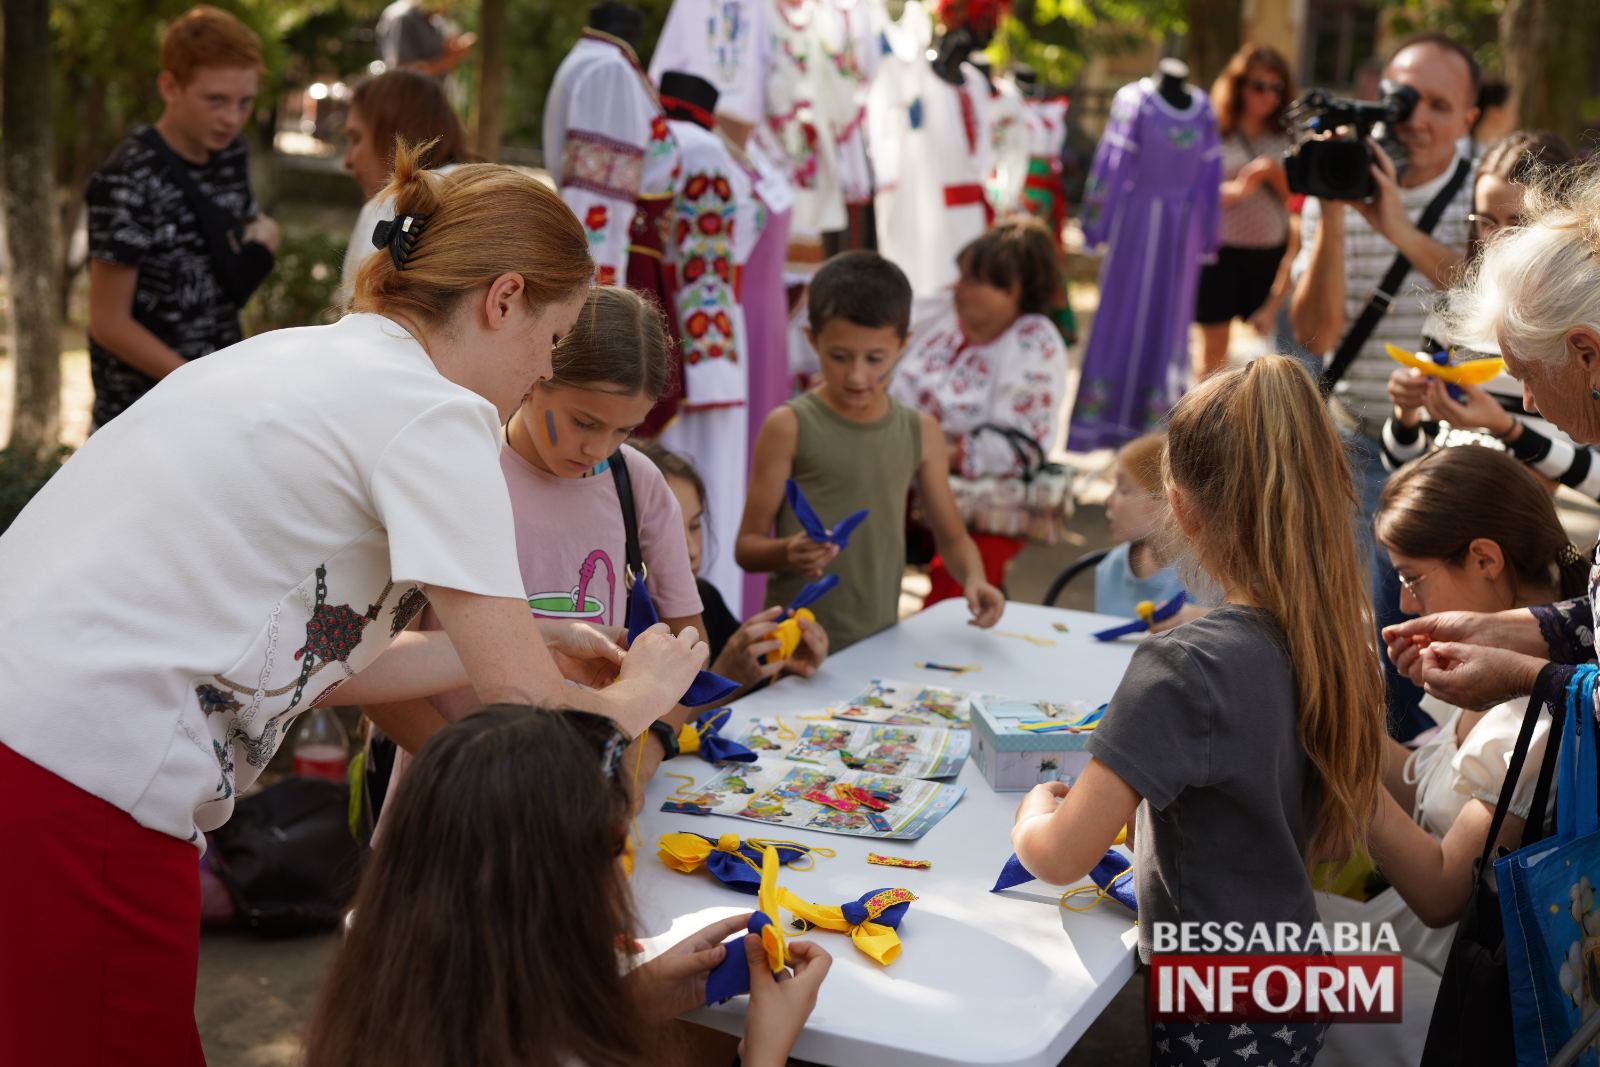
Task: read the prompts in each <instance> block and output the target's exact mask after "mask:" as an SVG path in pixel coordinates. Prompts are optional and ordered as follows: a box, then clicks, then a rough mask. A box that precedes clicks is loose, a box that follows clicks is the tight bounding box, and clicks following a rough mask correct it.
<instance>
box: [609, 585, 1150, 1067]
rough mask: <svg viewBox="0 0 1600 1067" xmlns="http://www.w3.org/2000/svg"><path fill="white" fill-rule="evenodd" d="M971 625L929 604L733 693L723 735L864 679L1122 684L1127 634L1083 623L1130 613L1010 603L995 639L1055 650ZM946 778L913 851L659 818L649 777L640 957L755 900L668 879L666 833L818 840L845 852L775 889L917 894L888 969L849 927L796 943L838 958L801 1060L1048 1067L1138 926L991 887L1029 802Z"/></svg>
mask: <svg viewBox="0 0 1600 1067" xmlns="http://www.w3.org/2000/svg"><path fill="white" fill-rule="evenodd" d="M966 619H967V610H966V605H965V603H963V602H961V601H959V600H950V601H945V602H943V603H940V604H937V605H935V606H934V607H933V608H931V609H929V610H928V611H926V612H923V613H922V614H920V615H917V616H915V617H913V618H911V619H909V620H907V621H906V622H904V623H902V624H900V625H899V626H896V627H893V628H891V629H889V630H887V631H885V632H883V633H881V634H878V635H876V636H874V637H871V638H868V639H867V640H865V641H862V642H861V643H859V644H857V645H855V646H854V647H852V648H849V649H847V650H845V651H844V652H842V653H840V654H838V655H836V656H833V657H831V658H829V659H828V661H827V662H826V663H825V664H824V665H823V668H822V669H821V670H820V671H818V672H817V674H816V675H815V676H814V677H813V678H810V679H805V680H802V679H799V678H786V679H784V680H782V681H780V682H778V683H777V684H775V685H772V686H769V687H768V688H766V689H765V690H763V691H761V692H759V693H756V694H754V695H752V696H750V697H747V698H745V699H744V700H741V701H739V702H738V703H737V704H736V705H735V706H734V710H733V715H732V717H731V721H730V722H729V723H728V724H727V725H726V726H725V727H724V732H725V733H727V734H728V735H730V736H732V735H733V734H734V733H735V732H736V731H737V730H738V728H739V725H740V724H741V723H742V722H743V721H744V720H745V719H747V718H749V717H751V716H754V715H775V714H781V715H783V716H785V718H786V720H787V721H789V722H790V723H791V724H792V725H795V726H797V727H798V726H799V725H800V724H799V722H798V721H797V720H796V718H795V716H796V715H797V714H801V713H807V712H817V711H820V710H821V709H822V708H823V707H824V706H825V705H826V704H828V703H830V702H833V701H838V700H842V699H846V698H848V697H850V696H851V695H853V694H854V693H856V692H858V691H859V690H860V689H861V688H862V687H863V686H864V685H865V684H866V683H867V681H868V680H869V679H871V678H874V677H879V678H894V679H903V680H907V681H920V682H926V683H927V684H929V685H948V686H957V687H960V688H965V689H972V690H979V691H984V692H991V693H1001V694H1004V695H1008V696H1015V697H1024V698H1034V699H1049V700H1085V701H1090V702H1092V703H1096V704H1098V703H1100V702H1101V701H1104V700H1106V699H1108V698H1109V697H1110V696H1111V694H1112V692H1113V691H1114V690H1115V688H1116V685H1117V683H1118V681H1119V680H1120V679H1121V677H1122V673H1123V671H1124V669H1125V668H1126V666H1127V663H1128V659H1129V657H1130V656H1131V655H1132V651H1133V648H1134V647H1135V645H1134V642H1133V641H1132V640H1130V639H1124V640H1123V641H1122V642H1118V643H1114V644H1101V643H1098V642H1096V641H1094V640H1093V639H1092V638H1091V637H1090V634H1091V633H1092V631H1094V630H1095V629H1098V628H1102V627H1105V626H1109V625H1113V624H1114V623H1116V622H1118V621H1125V620H1116V619H1108V618H1106V617H1104V616H1096V615H1087V614H1084V613H1082V612H1074V611H1062V610H1057V609H1054V608H1044V607H1038V606H1035V605H1029V604H1008V605H1007V606H1006V613H1005V618H1004V619H1003V620H1002V621H1001V623H1000V625H999V626H998V627H997V629H998V630H1000V631H1004V632H1007V633H1026V634H1032V635H1034V636H1036V637H1039V638H1043V639H1045V640H1049V641H1054V642H1055V646H1054V647H1049V648H1046V647H1039V646H1037V645H1035V644H1032V643H1030V642H1028V641H1025V640H1022V639H1019V638H1017V637H1007V636H999V635H997V634H994V633H988V632H985V631H982V630H978V629H975V628H973V627H971V626H968V625H967V623H966ZM1055 623H1064V624H1065V625H1066V626H1067V627H1068V632H1066V633H1061V632H1059V631H1057V630H1056V629H1054V626H1053V624H1055ZM925 661H932V662H938V663H947V664H969V663H970V664H978V665H980V667H981V669H980V670H978V671H975V672H972V673H968V674H965V675H962V676H959V677H958V676H955V675H953V674H951V673H948V672H944V671H937V670H919V669H918V668H917V667H916V666H915V664H916V663H918V662H925ZM662 770H663V771H673V772H678V773H685V774H693V775H694V776H695V777H696V779H697V780H703V779H705V778H707V777H709V776H710V775H711V774H712V773H713V772H714V768H712V767H711V766H710V765H709V764H706V763H705V762H703V761H701V760H700V759H699V758H698V757H695V756H683V757H680V758H679V759H677V760H675V761H673V762H671V763H667V764H663V765H662ZM956 780H957V781H958V782H959V783H960V784H961V785H963V786H965V787H966V789H967V793H966V796H965V797H963V798H962V800H961V802H960V803H959V804H958V805H957V806H956V807H955V809H954V810H953V811H952V812H950V813H949V814H948V815H946V816H945V818H944V819H943V820H942V821H941V822H940V823H939V824H938V825H937V826H935V827H933V829H931V830H930V831H928V833H927V834H926V835H925V836H924V837H923V838H922V839H921V840H920V841H886V840H879V839H875V838H863V837H851V836H847V835H844V834H825V833H820V832H817V831H812V830H790V829H789V828H787V827H773V826H763V825H762V824H760V823H756V822H749V821H746V820H742V819H734V818H729V817H725V816H715V815H714V816H692V815H672V814H667V813H664V812H662V811H661V810H660V809H661V804H662V802H663V801H664V800H666V799H668V797H669V794H671V793H672V792H673V790H674V789H675V788H676V787H677V786H678V785H679V784H681V783H679V782H677V781H674V780H673V779H670V778H667V777H666V776H665V775H663V774H658V775H657V776H656V779H655V781H654V782H652V784H651V786H650V789H649V792H648V795H647V800H646V802H645V807H644V810H643V811H642V812H641V813H640V817H639V829H640V833H641V836H642V841H643V844H642V847H641V848H640V855H639V860H638V863H637V865H636V869H635V872H634V876H633V890H634V898H635V901H636V906H637V909H638V913H639V917H640V921H641V923H642V927H643V930H642V933H644V934H645V935H648V936H647V940H646V941H645V948H646V952H647V953H650V954H654V953H657V952H660V951H662V950H664V949H665V948H667V947H668V946H670V945H672V944H675V943H676V942H677V941H679V940H681V939H682V938H684V937H686V936H688V935H689V934H691V933H693V932H694V931H696V930H698V929H700V928H701V927H703V926H705V925H706V924H708V923H710V922H713V921H715V920H716V919H719V918H722V917H724V916H727V915H731V914H734V913H737V912H741V911H749V910H750V909H751V908H752V907H753V906H754V899H753V898H750V897H746V896H744V895H742V894H740V893H736V892H734V891H733V890H731V889H728V888H726V887H724V886H721V885H720V884H718V883H717V882H716V881H715V879H713V878H712V877H711V876H710V875H708V874H706V873H705V872H704V871H700V872H697V873H695V874H692V875H685V874H681V873H679V872H676V871H671V870H668V869H667V868H666V867H665V866H664V865H663V864H662V863H661V862H660V861H659V860H658V859H657V858H656V856H655V851H656V839H657V838H658V837H659V836H660V835H661V834H663V833H667V832H670V831H674V830H692V831H694V832H696V833H701V834H705V835H708V836H710V837H716V836H718V835H719V834H723V833H729V832H731V833H736V834H738V835H740V836H741V837H749V836H758V837H780V838H785V839H793V840H796V841H800V842H803V843H805V844H810V845H824V846H827V847H829V848H832V849H835V850H836V851H837V852H838V855H837V857H835V858H833V859H822V860H819V861H818V862H817V865H816V867H815V869H814V870H809V871H800V872H790V871H788V870H787V869H785V871H784V874H783V877H782V883H783V884H784V885H785V886H787V887H788V888H790V889H792V890H793V891H794V892H795V893H797V894H798V895H799V896H801V897H803V898H805V899H807V900H810V901H814V902H816V903H819V904H840V903H843V902H844V901H846V900H853V899H855V898H856V897H858V896H860V895H861V894H863V893H865V892H867V891H868V890H871V889H879V888H886V887H890V886H904V887H905V888H907V889H910V890H911V891H912V892H914V893H916V894H917V900H916V902H915V903H914V904H912V905H911V908H910V910H909V911H908V912H907V914H906V918H905V920H904V922H903V923H902V925H901V928H900V930H901V940H902V943H903V946H904V947H903V949H902V951H901V955H900V957H899V959H897V960H896V961H895V962H894V963H893V964H892V965H890V966H888V967H880V966H879V965H878V964H876V963H874V962H872V961H871V960H870V959H868V958H867V957H866V956H864V955H862V954H861V953H860V952H858V951H857V950H856V949H855V948H854V947H853V946H852V945H851V944H850V941H849V939H848V938H846V937H844V936H843V935H840V934H834V933H828V932H825V931H820V930H818V931H812V932H810V933H808V934H806V935H804V936H805V937H807V938H811V939H815V940H816V941H817V942H818V943H819V944H821V945H823V946H824V947H825V948H826V949H827V950H828V952H829V953H830V954H831V955H832V956H833V960H834V963H833V968H832V970H831V972H830V973H829V975H828V979H827V981H826V982H825V983H824V984H823V987H822V991H821V994H820V995H819V997H818V1000H817V1007H816V1011H815V1012H814V1013H813V1014H812V1016H811V1019H810V1022H809V1023H807V1025H806V1029H805V1032H804V1033H803V1034H802V1035H801V1037H800V1040H799V1042H798V1043H797V1044H796V1046H795V1049H794V1055H795V1056H796V1057H798V1058H800V1059H804V1060H809V1061H812V1062H815V1063H821V1064H831V1065H837V1067H845V1065H849V1067H856V1065H860V1064H872V1065H874V1067H901V1065H905V1067H911V1065H946V1064H950V1065H953V1064H1004V1065H1016V1067H1055V1065H1056V1064H1057V1063H1059V1062H1060V1060H1061V1058H1062V1056H1064V1055H1065V1054H1066V1052H1067V1050H1068V1049H1070V1048H1071V1047H1072V1045H1073V1044H1074V1043H1075V1042H1076V1041H1077V1040H1078V1039H1079V1038H1080V1037H1081V1036H1082V1035H1083V1032H1084V1031H1085V1030H1086V1029H1087V1028H1088V1026H1089V1024H1090V1023H1091V1022H1093V1021H1094V1019H1095V1017H1096V1016H1098V1015H1099V1014H1100V1012H1101V1011H1102V1010H1103V1009H1104V1008H1105V1006H1106V1004H1107V1003H1108V1002H1109V1001H1110V1000H1111V998H1112V997H1113V996H1114V995H1115V994H1116V992H1117V991H1118V990H1119V989H1121V988H1122V986H1123V985H1124V984H1125V983H1126V982H1127V980H1128V979H1129V978H1130V977H1131V976H1132V974H1133V966H1134V952H1135V946H1136V944H1137V935H1136V933H1135V930H1134V925H1133V920H1132V918H1131V917H1130V916H1129V914H1128V912H1127V911H1126V910H1125V909H1123V908H1122V907H1121V906H1119V905H1117V904H1114V903H1112V902H1105V903H1102V904H1101V905H1100V906H1099V907H1096V908H1094V909H1093V910H1091V911H1087V912H1071V911H1067V910H1064V909H1062V908H1059V907H1056V906H1055V903H1056V899H1057V897H1058V896H1059V894H1060V890H1059V889H1054V888H1051V887H1049V886H1044V885H1042V884H1041V883H1036V882H1035V883H1029V885H1028V886H1026V887H1019V889H1016V890H1011V891H1009V892H1007V893H1005V894H994V893H990V892H989V889H990V887H991V886H992V885H993V884H994V880H995V877H996V875H997V874H998V873H999V871H1000V868H1001V866H1002V865H1003V864H1004V863H1005V861H1006V858H1007V857H1008V856H1009V855H1010V853H1011V844H1010V840H1009V833H1010V829H1011V823H1012V818H1013V815H1014V814H1015V811H1016V806H1017V802H1018V801H1019V800H1020V799H1021V794H1019V793H996V792H994V791H993V790H992V789H990V788H989V784H988V782H987V781H985V780H984V778H983V775H982V774H980V773H979V771H978V768H977V767H976V766H975V765H974V764H973V762H972V761H970V760H969V761H968V762H967V764H966V765H965V766H964V767H963V769H962V771H961V775H960V777H959V778H958V779H956ZM869 851H872V852H883V853H889V854H892V855H899V856H909V857H914V858H917V859H928V860H932V861H933V867H932V869H931V870H906V869H901V868H894V867H881V866H874V865H870V864H868V863H867V862H866V854H867V853H868V852H869ZM783 921H785V922H786V920H783ZM792 936H799V935H792ZM744 1010H745V1000H744V998H736V999H734V1000H732V1001H730V1002H728V1003H727V1004H723V1005H719V1006H717V1007H713V1008H705V1009H701V1010H699V1011H696V1012H694V1013H693V1014H691V1015H690V1016H689V1018H690V1019H692V1020H693V1021H695V1022H698V1023H702V1024H704V1025H706V1026H710V1027H713V1028H715V1029H718V1030H724V1031H727V1032H730V1033H738V1032H741V1031H742V1029H743V1022H744Z"/></svg>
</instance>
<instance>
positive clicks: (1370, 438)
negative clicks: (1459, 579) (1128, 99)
mask: <svg viewBox="0 0 1600 1067" xmlns="http://www.w3.org/2000/svg"><path fill="white" fill-rule="evenodd" d="M1383 77H1384V79H1385V81H1386V82H1390V83H1394V84H1395V85H1397V86H1404V87H1407V88H1409V89H1410V90H1412V91H1413V92H1414V93H1415V94H1416V98H1417V99H1416V103H1415V106H1414V107H1413V108H1412V110H1411V113H1410V114H1409V115H1408V116H1406V117H1405V118H1404V119H1403V120H1401V121H1399V122H1397V123H1395V124H1394V127H1393V131H1392V132H1393V134H1394V135H1395V136H1396V137H1397V139H1398V141H1399V143H1400V145H1401V146H1402V147H1403V148H1404V151H1405V157H1406V159H1405V167H1404V169H1403V170H1402V171H1400V172H1399V173H1398V174H1397V169H1396V167H1395V165H1394V162H1393V161H1392V160H1391V159H1390V158H1389V156H1388V154H1387V153H1385V152H1384V151H1383V149H1382V148H1380V147H1379V146H1378V145H1377V144H1376V143H1374V142H1372V141H1370V140H1369V141H1368V145H1369V146H1370V147H1371V151H1372V156H1373V160H1372V182H1373V193H1372V196H1371V199H1370V200H1367V201H1361V200H1354V201H1345V200H1331V199H1309V200H1307V202H1306V207H1305V212H1304V215H1303V219H1302V234H1303V239H1304V244H1303V246H1302V249H1301V252H1300V255H1299V257H1298V258H1297V259H1296V260H1295V263H1294V266H1293V268H1292V274H1293V277H1294V278H1295V289H1294V297H1293V299H1292V302H1291V304H1290V321H1291V323H1292V325H1293V327H1294V335H1295V340H1296V341H1297V342H1299V343H1300V344H1301V345H1303V346H1305V347H1306V348H1308V349H1310V350H1311V351H1313V352H1322V353H1325V362H1324V368H1325V369H1324V378H1323V380H1324V383H1325V384H1329V385H1332V388H1333V396H1334V399H1333V400H1332V401H1331V402H1332V404H1333V406H1334V414H1335V417H1336V418H1337V419H1338V421H1339V422H1340V424H1341V425H1342V426H1343V427H1344V428H1345V429H1346V431H1347V436H1348V437H1349V438H1350V444H1351V452H1352V457H1351V459H1352V467H1353V468H1354V470H1353V473H1354V474H1355V476H1356V479H1357V486H1356V488H1357V491H1358V492H1359V493H1360V494H1361V512H1362V528H1363V530H1366V529H1367V528H1368V527H1369V526H1370V519H1371V516H1372V514H1373V512H1374V511H1375V510H1376V509H1377V504H1378V497H1379V495H1380V494H1381V493H1382V491H1383V484H1384V481H1385V480H1386V479H1387V477H1388V475H1387V472H1386V471H1385V470H1384V469H1383V464H1382V459H1381V455H1382V449H1381V445H1380V440H1379V438H1380V435H1381V433H1382V430H1383V423H1384V419H1385V417H1386V416H1387V415H1388V413H1389V407H1390V401H1389V394H1388V388H1387V384H1388V380H1389V373H1390V371H1392V370H1393V369H1394V364H1393V362H1392V361H1391V360H1390V359H1389V358H1388V356H1387V354H1386V353H1385V352H1384V349H1383V346H1384V342H1386V341H1389V342H1393V343H1395V344H1397V345H1399V346H1400V347H1402V348H1405V349H1407V350H1414V349H1416V348H1417V347H1418V346H1419V345H1420V344H1421V343H1422V338H1423V322H1424V320H1425V319H1426V318H1427V316H1428V313H1429V311H1430V309H1431V306H1432V304H1433V302H1434V294H1435V293H1436V292H1437V291H1439V290H1441V289H1444V288H1446V287H1448V286H1449V285H1450V284H1451V282H1452V281H1454V280H1455V278H1456V276H1457V275H1459V273H1460V271H1461V269H1462V267H1463V265H1464V264H1465V262H1466V252H1467V231H1468V224H1467V215H1468V213H1469V212H1471V210H1472V181H1471V165H1470V161H1469V160H1464V159H1463V158H1462V157H1461V155H1460V154H1459V152H1458V147H1457V146H1458V144H1459V143H1460V142H1461V141H1462V139H1463V138H1465V137H1466V136H1467V135H1468V134H1469V133H1470V132H1471V129H1472V123H1473V121H1474V120H1475V119H1476V117H1477V113H1478V111H1477V106H1476V105H1477V98H1478V83H1479V70H1478V64H1477V61H1476V60H1475V59H1474V58H1473V56H1472V53H1471V52H1470V51H1468V50H1467V49H1466V48H1464V47H1463V46H1462V45H1460V44H1458V43H1457V42H1455V41H1453V40H1451V39H1450V38H1448V37H1445V36H1444V35H1442V34H1422V35H1419V36H1416V37H1412V38H1409V39H1408V40H1406V41H1405V42H1403V43H1402V44H1401V45H1400V47H1399V48H1397V49H1396V50H1395V52H1394V54H1393V55H1392V56H1390V58H1389V62H1388V64H1387V65H1386V66H1385V67H1384V71H1383ZM1399 257H1404V260H1405V264H1401V263H1400V262H1399ZM1369 536H1370V534H1369ZM1375 551H1376V552H1377V553H1378V554H1379V557H1380V558H1377V559H1376V560H1375V567H1374V597H1375V599H1376V604H1375V608H1376V609H1377V612H1378V616H1379V621H1380V624H1381V623H1382V622H1384V621H1386V620H1387V619H1388V617H1389V616H1394V615H1396V614H1397V612H1398V606H1397V605H1398V599H1399V595H1398V592H1399V590H1398V585H1397V584H1396V580H1395V578H1394V572H1393V568H1392V567H1390V566H1389V564H1388V560H1387V559H1383V558H1381V554H1382V549H1381V548H1376V549H1375ZM1386 666H1387V665H1386ZM1389 681H1390V720H1391V729H1392V730H1394V731H1395V732H1396V734H1397V735H1398V736H1400V737H1402V738H1405V737H1409V736H1411V735H1412V734H1414V733H1416V728H1417V727H1419V726H1422V725H1426V724H1425V723H1423V722H1422V721H1421V719H1420V718H1419V715H1420V713H1419V712H1417V711H1416V710H1415V709H1416V701H1417V700H1418V699H1420V691H1417V690H1416V689H1415V687H1407V685H1406V684H1405V683H1402V681H1401V680H1400V679H1399V677H1398V676H1397V675H1393V676H1391V677H1390V679H1389ZM1407 688H1409V690H1410V692H1409V693H1407V692H1406V689H1407ZM1397 689H1398V690H1399V691H1397Z"/></svg>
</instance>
